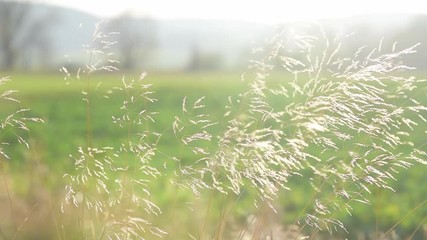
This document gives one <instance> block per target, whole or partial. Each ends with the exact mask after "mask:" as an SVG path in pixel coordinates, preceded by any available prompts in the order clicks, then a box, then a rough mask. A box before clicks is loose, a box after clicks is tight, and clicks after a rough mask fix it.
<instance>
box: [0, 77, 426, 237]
mask: <svg viewBox="0 0 427 240" xmlns="http://www.w3.org/2000/svg"><path fill="white" fill-rule="evenodd" d="M8 75H9V76H10V77H11V79H12V81H11V82H10V83H8V84H6V85H4V86H2V87H3V88H2V89H1V90H4V89H6V88H7V89H17V90H19V93H17V94H16V97H17V98H18V99H19V100H20V104H19V105H17V104H15V103H13V104H12V103H11V104H5V103H2V106H1V113H0V114H1V115H0V116H1V117H2V118H3V117H4V115H3V114H7V113H10V112H11V111H14V109H16V108H17V107H21V108H30V109H31V110H30V111H29V112H28V113H26V114H28V115H30V116H33V117H38V118H41V119H43V121H44V124H39V123H30V124H29V127H30V130H31V131H30V132H29V135H28V136H27V137H28V139H29V143H30V149H29V150H26V149H25V148H24V147H23V146H22V145H18V144H12V145H10V146H7V151H8V152H9V153H10V155H11V156H13V157H12V158H11V159H10V160H7V161H5V163H4V164H3V168H4V169H5V174H4V175H5V179H7V183H8V189H9V191H10V192H11V193H12V194H11V195H12V197H13V201H11V202H12V204H13V205H12V209H13V213H11V212H10V209H11V206H10V201H8V199H7V198H8V197H7V194H5V189H6V186H5V184H4V181H0V189H1V190H0V216H5V217H0V231H1V232H0V233H1V234H0V238H1V237H2V236H3V237H4V239H21V238H24V239H58V238H61V239H76V238H75V236H79V234H80V230H79V224H81V222H80V221H81V219H80V218H79V216H80V215H79V214H80V210H78V211H76V210H73V208H72V207H66V209H65V213H62V212H61V209H60V206H61V203H62V202H63V201H64V194H65V190H64V187H65V185H66V182H65V180H64V177H63V176H64V174H73V173H75V171H76V169H75V166H74V160H73V159H72V158H71V157H70V155H73V156H75V155H77V149H78V148H79V147H86V146H87V145H88V142H87V138H88V132H87V116H88V115H87V108H86V107H87V105H86V103H85V102H84V101H83V100H82V98H84V97H85V96H87V95H83V94H82V91H87V92H89V94H90V99H91V100H90V108H89V109H90V113H89V114H90V124H91V126H90V132H91V146H92V147H99V148H101V147H104V146H111V147H114V148H118V147H120V144H122V143H124V142H126V141H127V140H128V139H129V136H130V135H129V129H126V128H120V127H118V126H117V125H115V124H113V120H112V116H120V115H121V114H123V112H121V111H120V108H121V106H122V103H123V100H122V99H123V97H125V95H123V94H121V93H119V94H112V95H109V94H107V91H108V90H110V89H112V88H114V87H117V86H120V84H121V79H122V76H121V75H118V74H117V75H93V76H90V77H89V78H87V79H85V78H83V79H81V80H77V79H71V80H67V81H68V83H69V84H66V83H67V81H66V80H64V79H63V77H62V76H61V75H59V74H14V73H11V74H8ZM274 77H275V78H276V77H277V78H281V77H282V78H283V77H287V76H280V75H277V76H274ZM132 78H138V75H137V74H134V75H132V74H130V75H127V76H126V79H132ZM144 82H146V83H147V84H153V86H152V89H153V91H155V97H156V98H157V101H156V102H154V103H149V102H147V101H143V102H141V105H140V106H139V107H142V108H144V109H147V111H155V112H158V114H156V115H154V118H155V119H154V120H155V122H150V121H147V122H146V124H143V125H142V127H143V128H144V130H145V131H149V132H158V133H161V134H162V137H161V138H160V140H159V146H158V152H159V153H160V154H157V155H156V159H155V160H156V161H155V162H154V163H153V164H154V165H155V166H156V167H158V168H160V169H162V165H164V164H165V165H167V168H166V167H165V168H164V171H165V172H163V173H162V176H160V177H157V178H156V179H154V178H153V179H151V180H152V183H151V184H150V192H151V197H150V198H151V199H152V201H153V202H155V203H156V204H158V206H159V207H160V208H161V209H162V214H160V216H159V217H156V218H154V217H152V216H150V217H149V218H152V219H151V221H152V222H153V223H154V224H157V225H159V226H161V227H162V228H163V229H164V230H166V231H168V232H169V234H168V235H167V236H165V237H164V238H165V239H189V237H188V235H187V233H191V234H193V235H194V236H196V237H200V235H199V236H197V233H199V234H200V232H204V229H205V228H206V229H209V230H206V232H209V231H214V230H212V229H217V228H218V229H220V228H222V227H224V226H218V225H219V223H220V222H221V221H223V218H225V217H224V216H227V219H226V222H227V224H231V223H234V224H236V226H240V225H244V223H245V221H246V218H247V217H248V216H249V215H250V214H252V212H254V211H255V212H256V211H257V210H256V208H254V206H253V202H252V199H247V198H245V194H243V195H242V196H239V197H238V198H233V200H232V201H231V204H230V202H229V199H228V198H232V197H230V196H228V197H227V196H221V195H219V194H217V193H213V192H207V193H206V194H208V196H206V195H205V196H204V197H201V198H198V197H194V196H193V195H192V194H191V193H190V192H191V191H179V190H177V189H176V188H175V187H174V186H172V185H171V184H170V180H171V178H173V176H175V175H174V173H173V171H174V170H175V169H174V168H176V167H179V166H178V165H177V163H174V162H173V161H172V162H171V161H170V160H168V158H169V156H173V155H178V156H179V158H180V159H182V161H183V163H191V162H192V161H193V160H194V159H192V157H191V156H192V154H191V153H190V152H188V151H186V150H185V147H183V146H182V145H179V144H176V142H177V141H176V137H175V136H174V134H173V127H172V123H173V121H174V118H175V116H182V101H183V99H184V97H187V101H188V102H194V101H196V100H197V99H199V98H200V97H203V96H205V97H206V98H205V105H206V107H205V111H206V113H208V114H210V115H211V119H213V120H220V119H221V118H222V114H223V113H224V111H225V107H226V105H227V103H228V102H227V98H228V96H233V97H237V96H238V95H239V94H240V93H241V92H242V91H243V89H244V84H243V83H242V81H241V75H240V73H204V72H201V73H152V74H148V75H147V77H145V79H144ZM0 92H1V91H0ZM420 94H425V90H424V89H421V90H420ZM105 96H109V98H106V97H105ZM419 99H422V97H420V98H419ZM423 105H424V106H426V105H427V99H425V97H424V103H423ZM422 124H425V123H419V125H421V127H420V129H424V128H422V126H424V125H422ZM135 130H136V129H135ZM425 136H426V133H425V132H422V131H421V132H418V133H417V134H415V135H414V136H413V137H414V138H416V139H415V140H414V142H415V144H416V145H417V146H422V148H423V149H424V150H425V149H426V148H427V146H426V142H425V141H426V140H425ZM313 151H314V150H313ZM343 151H344V150H343ZM338 155H339V153H338ZM129 166H130V167H132V164H130V165H129ZM425 182H427V175H426V174H425V166H421V165H420V166H418V165H416V166H415V167H413V168H411V169H410V170H408V171H404V170H402V173H401V174H399V175H398V178H397V181H393V182H390V185H391V186H392V187H393V188H394V189H395V190H396V192H392V191H387V190H381V189H379V188H372V189H371V190H372V196H371V197H370V201H371V205H365V204H355V205H354V206H353V208H354V212H353V216H349V215H348V214H345V213H339V214H338V217H339V218H340V219H341V220H342V221H343V222H344V224H345V225H346V226H347V229H348V230H349V231H350V232H351V233H352V234H357V233H359V232H367V233H370V232H375V231H387V230H388V229H390V228H391V227H392V226H393V225H394V224H396V223H399V224H398V226H397V227H396V230H397V231H398V233H399V234H401V235H404V236H409V235H410V234H411V233H412V232H414V231H415V230H416V229H417V228H418V227H420V226H424V228H425V226H426V224H427V222H426V216H427V204H425V203H424V204H423V205H420V207H419V208H417V206H418V205H419V204H422V203H423V202H425V200H426V196H427V188H425V187H423V186H424V183H425ZM307 184H308V183H301V182H300V179H298V178H296V179H293V180H292V181H291V182H290V183H289V185H290V186H291V187H292V190H291V191H286V192H283V196H282V195H281V198H280V201H278V202H275V203H274V204H275V205H276V206H277V207H278V209H279V210H280V211H279V212H278V214H277V215H275V214H273V215H274V217H272V218H274V219H278V220H277V221H278V222H280V223H282V224H283V225H290V224H292V223H295V222H296V221H297V218H298V216H300V215H299V214H300V211H301V210H302V209H304V207H305V206H306V204H307V202H309V201H310V198H311V196H312V194H313V193H312V190H311V189H310V190H307V189H309V186H308V185H307ZM248 191H250V190H248ZM247 195H249V196H250V195H251V194H250V192H248V194H247ZM212 199H213V200H212ZM187 202H192V204H193V205H192V207H193V208H194V211H190V210H188V206H187ZM224 204H225V205H224ZM205 206H210V207H208V209H209V208H211V209H210V210H207V209H206V207H205ZM225 206H226V207H225ZM224 208H227V209H226V210H224ZM261 208H262V207H261ZM413 210H415V211H413ZM142 212H143V211H142ZM407 214H409V215H407ZM25 219H27V220H25ZM87 224H88V225H90V224H93V225H94V226H96V224H97V223H96V222H92V223H87ZM87 227H88V228H89V229H91V228H92V227H93V226H87ZM94 228H95V229H96V227H94ZM100 229H101V230H99V231H100V232H102V227H101V228H100ZM201 229H203V230H201ZM378 229H379V230H378ZM421 229H422V227H421ZM424 231H425V230H424ZM14 233H16V234H17V235H16V238H13V237H9V236H13V234H14ZM340 234H342V233H338V235H340ZM206 235H209V234H206ZM6 236H7V237H6ZM30 236H33V237H30ZM35 236H37V237H35ZM351 236H352V237H350V239H355V238H353V237H354V236H355V235H351ZM205 237H208V236H205ZM212 238H214V237H212ZM89 239H91V238H89ZM148 239H150V238H148ZM206 239H208V238H206ZM209 239H210V238H209ZM414 239H422V233H421V230H418V231H417V235H415V238H414Z"/></svg>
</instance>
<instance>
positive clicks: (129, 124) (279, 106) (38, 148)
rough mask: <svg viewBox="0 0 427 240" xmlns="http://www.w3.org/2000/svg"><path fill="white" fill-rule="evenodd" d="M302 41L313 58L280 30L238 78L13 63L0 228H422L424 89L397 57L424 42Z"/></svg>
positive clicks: (200, 233) (326, 235)
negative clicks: (349, 46)
mask: <svg viewBox="0 0 427 240" xmlns="http://www.w3.org/2000/svg"><path fill="white" fill-rule="evenodd" d="M95 36H97V35H95ZM293 37H295V36H293ZM95 40H96V39H95ZM101 40H102V39H101ZM288 40H289V39H287V41H288ZM294 40H295V41H296V43H297V44H296V45H291V46H293V47H294V48H300V49H297V50H299V52H303V53H306V54H307V56H308V57H306V58H301V57H299V56H295V57H291V56H289V54H294V53H295V49H292V51H290V52H286V51H287V50H283V49H282V46H283V43H284V42H278V43H274V44H273V45H274V46H272V48H268V47H267V48H266V49H268V51H267V56H266V57H265V58H263V59H262V60H260V61H254V62H253V65H252V68H249V69H248V70H247V71H245V74H243V75H242V73H220V72H192V73H181V72H175V73H156V72H154V73H148V75H145V74H141V73H137V74H133V73H127V74H125V75H124V74H121V73H119V72H115V68H114V67H112V66H109V65H102V64H101V65H98V62H97V64H96V65H95V64H93V65H92V64H91V62H92V61H91V60H89V61H88V62H89V63H88V64H87V66H86V68H85V67H83V70H82V71H81V72H80V70H79V71H77V73H75V72H72V73H70V72H68V70H66V69H62V74H24V73H8V74H6V76H9V77H10V79H11V81H6V79H2V85H1V87H2V89H1V91H0V93H3V95H1V100H2V103H1V104H2V105H1V106H2V111H1V113H0V114H1V115H0V116H1V118H0V119H1V120H2V125H1V127H2V128H1V134H2V135H1V140H2V142H3V143H4V144H3V145H2V147H1V148H0V150H1V151H0V153H2V154H1V156H2V159H1V170H2V172H1V173H2V181H0V182H2V185H0V187H1V191H0V193H1V195H0V200H1V201H0V215H1V216H2V218H1V219H0V236H1V237H2V238H4V239H157V238H163V239H200V240H204V239H239V240H242V239H260V240H264V239H286V240H287V239H376V240H378V239H383V240H385V239H399V237H401V238H405V239H424V238H425V237H426V232H425V231H426V229H425V228H426V216H427V208H426V204H427V200H426V199H425V198H426V196H427V189H426V188H424V187H423V183H424V182H426V181H427V178H426V175H425V164H426V160H425V157H426V156H427V154H426V152H425V151H426V140H425V135H426V128H425V127H426V118H427V116H426V111H427V108H426V107H425V106H426V105H427V102H426V101H427V99H426V98H425V96H426V94H427V92H426V91H427V88H426V85H425V84H426V81H425V80H423V74H421V73H416V74H415V76H414V77H412V75H413V74H407V73H402V71H401V70H405V69H406V70H408V69H410V68H409V67H406V66H404V65H401V61H400V60H401V59H400V58H401V57H402V56H403V55H406V54H410V53H412V52H413V49H414V48H415V47H416V46H414V47H410V48H407V49H403V50H396V49H395V47H394V46H393V49H392V51H391V53H383V52H382V51H381V44H380V47H379V50H376V51H372V52H369V51H368V52H366V53H365V55H363V53H362V50H360V51H359V52H357V53H355V55H354V56H353V57H352V58H339V57H336V56H335V55H336V52H337V51H338V50H336V51H335V50H334V49H326V50H325V51H324V52H320V53H319V52H316V51H313V49H314V48H313V47H312V46H313V44H315V43H316V40H314V38H312V37H310V36H305V35H301V36H299V35H298V36H296V37H295V39H294ZM287 41H285V42H286V43H288V42H287ZM101 43H105V42H102V41H101ZM94 45H95V44H94ZM327 46H329V43H328V44H327ZM88 52H89V53H90V54H89V55H90V56H91V54H95V53H98V52H99V51H98V50H90V51H88ZM374 53H375V54H374ZM313 54H314V56H313ZM327 54H329V55H327ZM360 55H363V56H364V58H363V57H362V60H360V61H356V60H357V59H358V57H360ZM319 56H320V58H319ZM322 56H323V57H322ZM335 57H336V59H335ZM91 58H92V57H90V59H91ZM319 59H320V60H319ZM94 62H96V61H94ZM107 64H108V62H107ZM277 66H279V67H277ZM98 67H99V69H98ZM98 70H114V71H113V72H114V73H109V74H107V73H101V72H102V71H98ZM10 89H16V90H18V91H19V92H13V93H12V92H8V90H10ZM11 96H13V97H11ZM13 99H19V102H17V101H14V100H13ZM27 108H29V110H25V111H19V109H27ZM27 130H29V131H27ZM26 146H28V147H26Z"/></svg>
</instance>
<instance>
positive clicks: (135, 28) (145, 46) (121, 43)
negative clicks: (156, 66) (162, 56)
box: [107, 13, 157, 70]
mask: <svg viewBox="0 0 427 240" xmlns="http://www.w3.org/2000/svg"><path fill="white" fill-rule="evenodd" d="M155 29H156V27H155V22H154V21H153V20H152V19H149V18H142V19H137V18H134V17H132V16H131V15H130V14H128V13H125V14H122V15H120V16H118V17H116V18H113V19H112V20H110V22H109V24H108V26H107V31H109V32H118V33H119V34H118V35H117V39H116V40H117V44H116V47H117V49H118V52H119V60H120V63H121V64H120V65H121V68H122V69H124V70H132V69H135V68H137V67H142V66H143V65H144V64H145V63H146V60H147V57H148V56H149V54H150V52H151V51H152V50H153V49H154V48H155V47H156V45H157V37H156V31H155Z"/></svg>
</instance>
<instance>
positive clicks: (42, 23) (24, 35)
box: [0, 0, 53, 70]
mask: <svg viewBox="0 0 427 240" xmlns="http://www.w3.org/2000/svg"><path fill="white" fill-rule="evenodd" d="M35 7H36V5H35V4H30V3H27V2H22V1H19V2H18V1H6V0H0V68H3V69H7V70H11V69H16V68H18V67H21V68H23V67H29V66H30V65H31V63H29V61H31V57H32V56H33V55H34V54H38V56H39V59H43V60H40V61H39V63H38V64H37V65H39V66H41V65H43V64H42V63H45V62H46V60H47V59H46V58H47V57H48V55H49V49H50V44H49V41H48V38H47V31H46V29H47V27H48V26H49V24H51V23H52V22H53V21H51V20H52V19H51V17H52V15H50V14H44V12H43V11H39V12H36V11H34V9H35Z"/></svg>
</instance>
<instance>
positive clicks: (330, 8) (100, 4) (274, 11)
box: [36, 0, 427, 22]
mask: <svg viewBox="0 0 427 240" xmlns="http://www.w3.org/2000/svg"><path fill="white" fill-rule="evenodd" d="M36 1H37V0H36ZM38 1H44V2H51V3H54V4H57V5H63V6H69V7H73V8H76V9H80V10H84V11H87V12H91V13H94V14H96V15H98V16H102V17H109V16H114V15H117V14H120V13H122V12H132V13H135V14H144V15H146V16H150V17H155V18H156V17H158V18H213V19H239V20H250V21H259V22H282V21H288V20H312V19H319V18H336V17H343V16H350V15H358V14H366V13H373V14H379V13H424V14H427V1H426V0H405V1H403V0H400V1H396V0H354V1H347V0H291V1H288V0H246V1H244V0H38Z"/></svg>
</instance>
